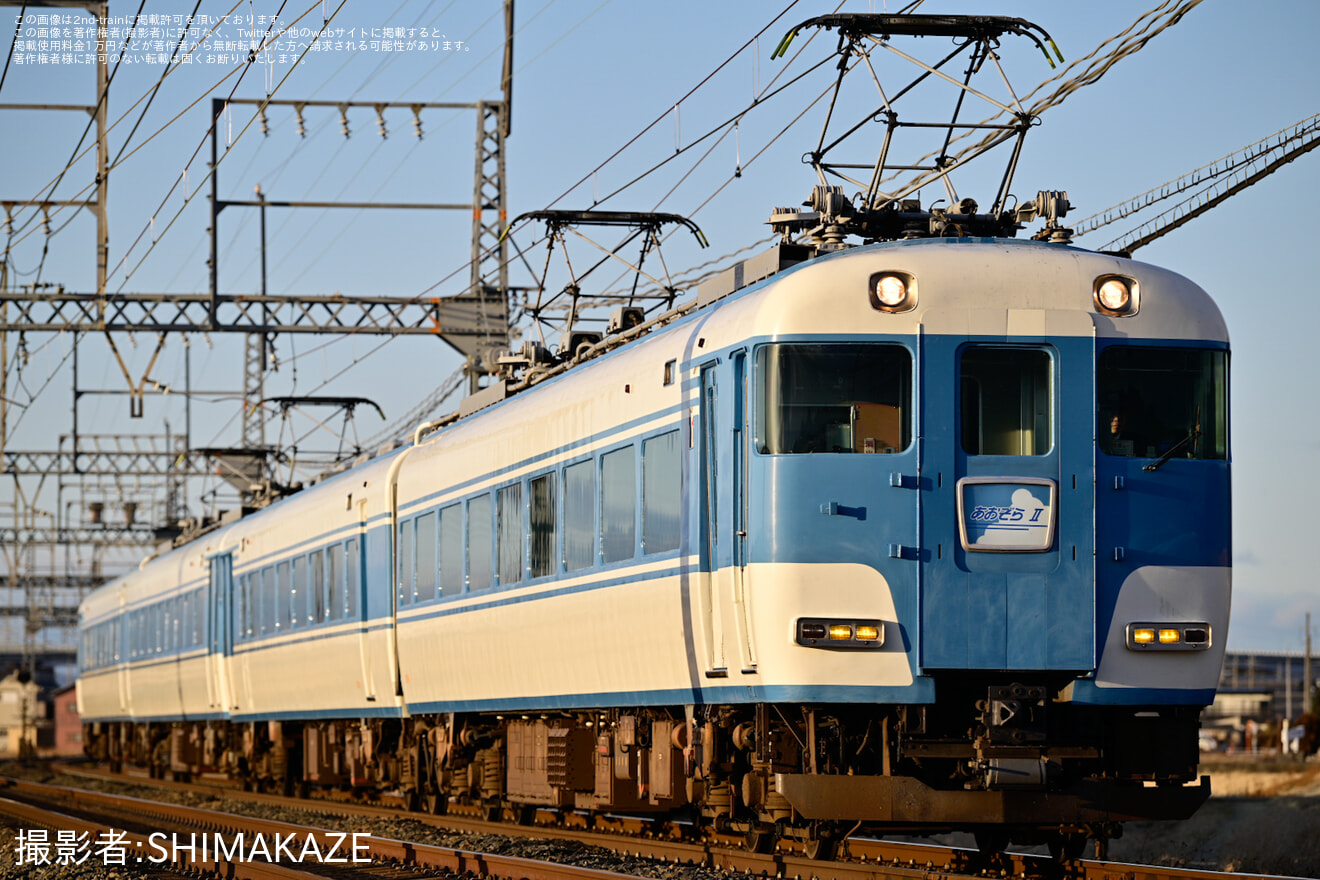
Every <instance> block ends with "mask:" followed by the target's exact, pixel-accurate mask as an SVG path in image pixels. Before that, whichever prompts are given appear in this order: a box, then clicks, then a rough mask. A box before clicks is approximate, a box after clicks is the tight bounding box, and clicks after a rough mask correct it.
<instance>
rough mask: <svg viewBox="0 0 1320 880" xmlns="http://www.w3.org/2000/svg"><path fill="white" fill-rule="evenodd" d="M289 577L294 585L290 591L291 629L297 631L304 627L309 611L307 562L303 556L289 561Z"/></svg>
mask: <svg viewBox="0 0 1320 880" xmlns="http://www.w3.org/2000/svg"><path fill="white" fill-rule="evenodd" d="M289 576H290V578H291V579H292V584H293V585H292V587H291V589H290V590H289V628H290V629H297V628H298V627H300V626H303V625H304V617H303V615H304V614H305V613H306V609H307V560H306V559H305V558H303V557H302V556H295V557H293V559H291V560H289Z"/></svg>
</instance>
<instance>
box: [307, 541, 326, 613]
mask: <svg viewBox="0 0 1320 880" xmlns="http://www.w3.org/2000/svg"><path fill="white" fill-rule="evenodd" d="M307 620H308V622H309V623H312V624H317V623H320V622H321V621H323V620H325V558H324V557H323V556H322V555H321V551H320V550H317V551H316V552H314V553H313V554H312V555H311V556H309V557H308V572H307Z"/></svg>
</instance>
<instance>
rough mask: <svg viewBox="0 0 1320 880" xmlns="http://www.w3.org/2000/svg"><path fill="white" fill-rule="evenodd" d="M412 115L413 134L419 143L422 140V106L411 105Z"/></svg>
mask: <svg viewBox="0 0 1320 880" xmlns="http://www.w3.org/2000/svg"><path fill="white" fill-rule="evenodd" d="M412 114H413V134H415V135H417V139H418V140H419V141H420V140H421V139H422V105H421V104H413V105H412Z"/></svg>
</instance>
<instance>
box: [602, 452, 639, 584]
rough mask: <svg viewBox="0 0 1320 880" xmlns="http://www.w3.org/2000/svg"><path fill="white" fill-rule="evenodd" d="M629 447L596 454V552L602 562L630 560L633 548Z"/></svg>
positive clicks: (633, 492) (634, 505)
mask: <svg viewBox="0 0 1320 880" xmlns="http://www.w3.org/2000/svg"><path fill="white" fill-rule="evenodd" d="M633 459H634V453H633V447H631V446H625V447H623V448H622V449H616V450H614V451H613V452H607V453H605V454H604V455H602V456H601V457H600V553H601V557H602V559H604V561H605V562H618V561H619V560H621V559H632V558H633V555H634V553H635V552H636V548H637V482H636V469H635V466H634V464H633Z"/></svg>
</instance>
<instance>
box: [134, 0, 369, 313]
mask: <svg viewBox="0 0 1320 880" xmlns="http://www.w3.org/2000/svg"><path fill="white" fill-rule="evenodd" d="M286 2H287V0H286ZM347 2H348V0H340V3H339V5H338V6H337V7H335V11H334V12H333V13H331V15H330V18H329V19H327V24H328V23H329V21H333V20H334V18H335V16H337V15H338V14H339V12H340V10H342V9H343V8H344V4H345V3H347ZM317 5H319V3H313V4H312V5H311V6H310V7H308V9H307V11H306V12H304V13H303V14H302V15H300V16H298V18H296V19H294V21H293V22H292V23H291V24H290V27H292V26H293V25H296V24H297V23H298V22H299V21H301V20H302V19H303V18H305V17H306V16H307V15H309V14H310V13H311V11H312V10H313V9H315V8H316V7H317ZM283 8H284V5H283V4H281V6H280V10H281V11H282V10H283ZM276 16H277V17H278V13H276ZM272 26H273V22H272ZM325 27H326V25H322V28H321V30H320V31H318V32H317V34H316V36H315V37H313V40H312V45H314V44H315V43H316V41H317V40H319V39H320V37H321V34H323V33H324V32H325ZM287 30H288V28H285V31H282V32H281V33H280V34H276V36H277V37H278V36H280V35H282V34H283V33H284V32H286V31H287ZM269 37H270V31H269V28H268V29H267V36H266V38H265V39H263V42H262V47H263V48H264V46H265V45H266V44H267V43H268V42H269ZM306 57H307V52H304V53H303V54H301V55H299V56H297V57H296V58H295V59H294V61H293V64H292V65H290V68H289V70H288V71H287V72H286V73H285V74H284V76H283V77H282V78H281V79H280V81H279V83H278V84H276V86H275V88H274V89H273V90H272V91H271V93H270V95H267V96H266V100H265V101H263V102H261V103H260V104H259V105H258V110H257V112H256V113H253V114H252V116H251V117H250V118H249V119H248V121H247V123H246V124H245V125H244V126H243V128H242V129H241V130H240V131H239V133H238V137H236V138H234V140H233V142H232V143H230V145H229V146H227V147H226V148H225V151H224V152H223V153H222V154H220V156H219V157H217V159H216V163H215V165H214V166H211V167H209V168H208V169H207V170H206V172H205V173H204V174H202V175H201V178H202V179H201V180H200V181H199V182H198V184H197V186H196V188H194V189H193V191H192V193H191V194H189V195H188V196H187V197H185V198H184V203H183V205H182V206H180V208H179V209H178V211H176V212H175V214H174V216H173V217H171V218H170V221H169V223H167V224H166V225H165V228H164V229H163V230H162V231H161V232H160V235H159V237H158V238H157V239H156V240H155V241H153V242H152V243H151V245H150V247H148V248H147V250H146V252H145V253H144V254H143V255H142V258H141V259H139V260H138V262H137V264H136V265H134V266H133V268H132V269H131V270H130V271H129V272H128V273H127V274H126V275H125V276H124V278H123V280H122V281H121V282H120V285H119V287H118V288H117V289H116V291H115V293H116V294H118V293H120V292H122V291H123V289H124V285H126V284H127V283H128V281H129V279H131V278H132V277H133V275H134V274H135V273H136V272H137V270H138V269H139V268H141V266H142V264H143V262H144V261H145V260H146V258H147V257H148V256H150V254H151V252H152V251H153V250H155V248H156V245H157V244H158V243H159V242H160V241H161V240H163V239H164V237H165V235H166V233H168V232H169V230H170V229H171V228H172V227H173V225H174V223H175V221H176V220H178V218H179V216H180V215H181V214H182V213H183V210H184V208H185V207H187V205H188V203H189V202H190V201H191V200H192V198H193V196H196V195H197V193H198V192H200V191H201V188H202V187H203V186H204V185H205V184H206V183H207V182H208V181H209V180H210V179H211V175H213V174H215V172H216V169H217V168H218V167H219V166H220V165H221V164H222V163H223V162H224V160H225V158H227V157H228V156H229V155H230V153H231V151H232V150H233V147H234V144H236V143H238V142H239V141H240V140H241V139H242V137H243V135H244V134H246V132H247V131H248V129H249V128H251V127H252V124H253V123H254V122H255V121H256V120H257V118H258V115H259V114H260V112H261V111H262V110H264V109H265V107H266V106H267V103H266V102H267V101H269V100H270V98H271V97H273V96H274V95H275V94H276V93H278V92H279V90H280V88H281V87H282V86H283V85H284V83H286V82H288V79H289V77H290V76H292V75H293V72H294V71H295V70H296V69H297V68H298V64H299V63H301V62H302V60H303V59H304V58H306ZM250 66H251V62H250V61H249V62H248V63H246V64H245V65H244V72H246V70H247V69H248V68H250ZM232 74H233V72H232V71H231V73H230V74H229V75H226V77H225V79H228V77H229V76H231V75H232ZM242 78H243V75H242V74H240V76H239V80H238V81H237V82H235V83H234V87H233V89H231V90H230V93H229V99H232V98H233V96H234V94H235V92H237V90H238V86H239V84H240V83H241V81H242ZM203 97H205V96H203ZM199 101H201V98H198V99H197V101H194V102H193V104H191V105H189V108H187V109H191V107H192V106H194V105H196V103H198V102H199ZM230 106H232V105H230ZM184 112H186V110H185V111H184ZM180 115H182V113H181V114H180ZM218 123H219V118H218V117H216V118H215V119H212V121H211V125H210V126H209V127H208V128H207V131H206V133H205V134H204V135H203V136H202V139H201V141H200V142H199V143H198V145H197V148H196V149H195V150H194V151H193V154H192V156H191V157H189V159H188V161H187V162H186V163H184V168H185V170H186V169H187V168H189V167H191V166H192V163H193V161H194V160H195V159H196V158H197V155H198V153H200V152H201V150H202V147H203V146H205V144H206V141H207V138H208V137H210V136H211V135H212V133H213V131H214V129H215V126H216V125H217V124H218ZM139 149H140V147H139ZM130 155H131V154H130ZM181 180H182V177H179V178H176V179H175V182H174V184H173V185H172V186H171V187H170V189H169V191H168V192H166V194H165V197H164V198H163V199H162V200H161V204H160V206H159V207H157V208H156V211H155V212H153V214H152V216H153V219H154V217H155V215H156V214H158V213H159V212H160V211H161V209H162V208H163V207H164V206H165V204H166V203H167V202H168V201H169V198H170V196H171V195H173V194H174V190H175V189H177V188H178V186H179V183H180V182H181ZM149 228H150V227H149V226H144V227H143V229H142V231H141V232H139V233H138V236H137V238H136V239H134V240H133V243H132V244H130V245H129V248H128V250H127V251H126V252H125V254H124V259H123V261H121V263H120V266H122V265H124V263H126V262H127V260H128V256H129V254H131V253H132V251H133V249H134V248H135V247H137V245H138V243H139V242H141V241H142V238H143V237H144V236H145V235H146V233H147V232H148V230H149ZM116 271H117V270H116Z"/></svg>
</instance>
